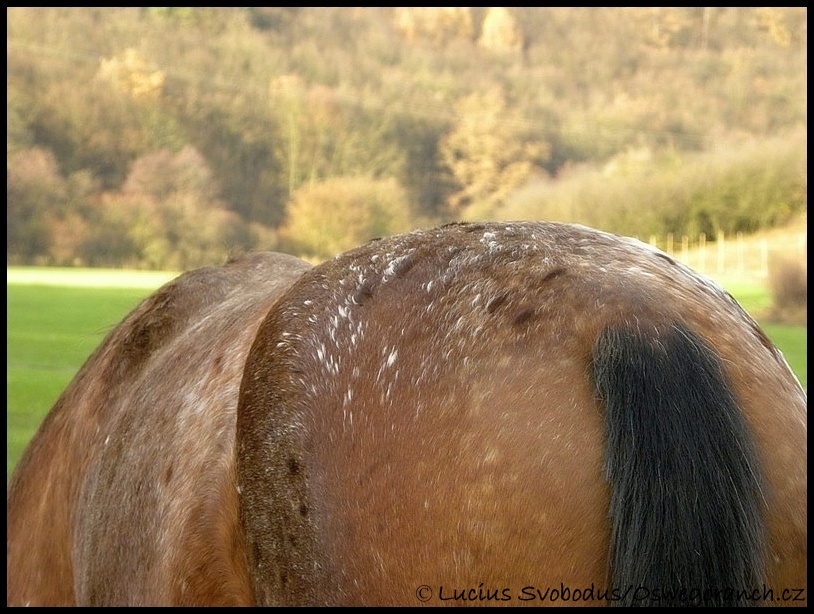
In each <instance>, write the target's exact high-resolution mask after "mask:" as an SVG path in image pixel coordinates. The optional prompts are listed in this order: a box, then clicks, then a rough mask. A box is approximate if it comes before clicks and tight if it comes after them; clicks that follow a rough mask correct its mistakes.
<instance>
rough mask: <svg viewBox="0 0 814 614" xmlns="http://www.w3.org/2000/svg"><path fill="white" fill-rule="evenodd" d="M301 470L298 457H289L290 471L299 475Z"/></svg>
mask: <svg viewBox="0 0 814 614" xmlns="http://www.w3.org/2000/svg"><path fill="white" fill-rule="evenodd" d="M299 472H300V464H299V462H297V459H296V458H294V457H291V458H289V459H288V473H290V474H291V475H298V474H299Z"/></svg>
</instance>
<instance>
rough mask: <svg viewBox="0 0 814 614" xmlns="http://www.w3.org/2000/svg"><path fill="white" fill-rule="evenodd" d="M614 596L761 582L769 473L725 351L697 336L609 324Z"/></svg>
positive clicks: (664, 600) (648, 599) (603, 379)
mask: <svg viewBox="0 0 814 614" xmlns="http://www.w3.org/2000/svg"><path fill="white" fill-rule="evenodd" d="M593 378H594V384H595V386H596V390H597V392H598V394H599V397H600V399H601V400H602V401H603V402H604V405H605V430H606V436H607V442H606V456H605V474H606V477H607V479H608V481H609V483H610V488H611V499H610V519H611V544H610V553H609V559H608V561H609V572H610V581H611V584H612V587H613V588H614V591H613V593H612V598H611V601H612V604H611V605H643V606H658V605H713V606H714V605H750V603H749V601H748V600H747V599H746V598H744V594H743V592H744V591H748V592H749V594H750V595H751V591H753V590H754V589H755V588H759V587H761V586H762V582H763V572H762V560H763V553H764V550H763V548H764V546H765V525H764V520H763V515H762V510H763V502H762V484H763V483H762V479H761V477H760V472H759V463H758V457H757V453H756V450H755V446H754V443H753V441H752V436H751V433H750V431H749V428H748V426H747V425H746V422H745V420H744V418H743V416H742V415H741V412H740V410H739V408H738V404H737V401H736V400H735V397H734V395H733V393H732V391H731V390H730V388H729V386H728V385H727V381H726V378H725V376H724V374H723V371H722V367H721V360H720V359H719V358H718V356H717V355H716V354H715V352H714V351H713V350H711V349H710V348H709V347H708V346H707V345H706V344H705V343H704V342H703V341H702V340H701V339H700V338H699V336H698V335H696V334H695V333H693V332H692V331H690V330H688V329H687V328H685V327H683V326H678V325H674V326H673V327H672V328H670V329H669V330H668V331H667V332H666V334H665V333H662V334H657V333H656V331H655V330H654V331H653V332H652V333H650V334H644V333H642V332H640V331H635V330H632V329H628V328H624V327H615V328H608V329H606V330H604V331H603V333H602V334H601V335H600V337H599V339H598V340H597V342H596V345H595V347H594V354H593Z"/></svg>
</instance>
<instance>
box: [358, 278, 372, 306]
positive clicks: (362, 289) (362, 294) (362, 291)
mask: <svg viewBox="0 0 814 614" xmlns="http://www.w3.org/2000/svg"><path fill="white" fill-rule="evenodd" d="M372 297H373V285H372V284H371V283H370V282H369V281H365V282H362V284H361V285H360V286H359V287H358V288H357V289H356V292H355V293H354V295H353V303H354V304H355V305H363V304H364V303H365V302H366V301H367V300H369V299H370V298H372Z"/></svg>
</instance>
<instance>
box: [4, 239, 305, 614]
mask: <svg viewBox="0 0 814 614" xmlns="http://www.w3.org/2000/svg"><path fill="white" fill-rule="evenodd" d="M308 266H309V265H307V264H306V263H304V262H302V261H300V260H298V259H296V258H293V257H291V256H285V255H281V254H269V253H266V254H263V253H261V254H254V255H252V256H249V257H246V258H243V259H240V260H238V261H236V262H232V263H230V264H227V265H226V266H223V267H219V268H206V269H201V270H198V271H194V272H192V273H187V274H185V275H183V276H181V277H179V278H178V279H176V280H174V281H172V282H170V283H169V284H167V285H165V286H164V287H162V288H161V289H160V290H158V291H157V292H156V293H155V294H153V295H152V296H151V297H150V298H148V299H146V300H145V301H144V302H143V303H142V304H141V305H139V306H138V307H137V308H136V309H135V310H134V311H133V312H132V313H131V314H130V315H129V316H128V317H127V318H126V319H125V320H124V321H123V322H122V323H121V324H120V325H119V326H118V327H117V328H116V329H115V330H113V331H112V332H111V333H110V335H109V336H108V337H107V339H106V340H105V341H104V342H103V344H102V345H101V346H100V347H99V349H98V350H97V351H96V352H95V353H94V354H93V355H92V356H91V357H90V358H89V359H88V361H87V362H86V364H85V365H84V366H83V368H82V369H81V371H80V372H79V373H78V374H77V376H76V378H75V379H74V380H73V382H72V383H71V384H70V386H69V387H68V388H67V389H66V391H65V392H64V393H63V394H62V396H61V397H60V399H59V400H58V401H57V403H56V405H55V406H54V408H53V409H52V410H51V412H50V414H49V415H48V417H47V418H46V420H45V422H44V423H43V424H42V426H41V427H40V429H39V431H38V432H37V434H36V435H35V437H34V439H33V440H32V442H31V444H30V445H29V447H28V448H27V449H26V452H25V453H24V455H23V457H22V459H21V460H20V463H19V465H18V466H17V468H16V469H15V472H14V474H13V476H12V478H11V481H10V483H9V486H8V493H7V504H6V506H7V512H8V519H7V531H8V535H7V548H6V550H7V565H8V568H7V575H6V579H7V593H6V595H7V602H8V604H9V605H71V604H79V605H88V604H97V605H102V604H122V605H136V604H155V605H161V604H167V605H169V604H204V603H208V604H241V603H242V604H248V603H251V602H252V598H251V593H250V590H249V587H248V577H247V573H246V568H245V557H244V554H243V550H242V539H241V534H240V531H239V529H238V526H237V497H236V491H235V486H234V470H233V455H234V453H233V449H234V429H235V411H236V400H237V391H238V385H239V382H240V375H241V372H242V369H243V362H244V360H245V356H246V353H247V352H248V349H249V346H250V344H251V342H252V340H253V338H254V333H255V331H256V329H257V326H258V325H259V324H260V322H261V320H262V318H263V316H264V315H265V313H266V312H267V311H268V309H269V308H270V307H271V305H272V304H273V303H274V301H275V300H276V299H277V298H278V297H279V295H280V294H281V293H282V291H283V290H284V289H285V288H286V287H287V286H288V285H289V284H290V283H291V282H292V281H293V280H294V279H295V278H296V277H297V276H298V275H299V274H301V273H302V272H303V271H304V270H306V269H307V268H308Z"/></svg>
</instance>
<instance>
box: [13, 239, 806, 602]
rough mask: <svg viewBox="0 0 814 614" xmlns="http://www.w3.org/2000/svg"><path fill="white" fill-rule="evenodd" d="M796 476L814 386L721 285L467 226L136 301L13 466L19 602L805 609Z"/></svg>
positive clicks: (199, 279) (675, 270)
mask: <svg viewBox="0 0 814 614" xmlns="http://www.w3.org/2000/svg"><path fill="white" fill-rule="evenodd" d="M261 263H264V264H261ZM250 346H251V349H250ZM238 386H240V391H239V393H238ZM806 475H807V474H806V397H805V393H804V392H803V391H802V389H801V388H800V386H799V384H798V383H797V381H796V380H795V378H794V376H793V375H792V374H791V372H790V370H789V369H788V366H787V365H786V364H785V361H784V360H783V359H782V356H780V354H779V353H778V351H777V350H776V349H775V348H774V346H773V345H772V344H771V343H770V342H769V341H768V339H767V338H766V337H765V335H764V334H763V333H762V332H761V331H760V329H759V328H758V327H757V325H756V324H755V323H754V322H753V321H752V320H751V319H750V318H749V317H748V316H747V315H746V314H745V313H744V312H743V311H742V310H741V309H740V307H739V306H737V304H736V303H735V302H734V301H733V300H732V299H731V297H729V296H728V295H727V294H726V293H725V292H723V291H722V290H720V289H719V288H718V287H717V286H715V285H713V284H711V283H710V282H708V281H706V280H704V279H703V278H701V277H699V276H697V275H695V274H693V273H692V272H691V271H689V270H688V269H686V267H683V266H682V265H679V264H677V263H675V262H674V261H672V260H671V259H670V258H669V257H667V256H666V255H664V254H662V253H660V252H657V251H654V250H651V249H648V248H647V247H646V246H642V245H641V244H638V243H637V242H633V241H630V240H627V239H621V238H619V237H615V236H612V235H607V234H604V233H598V232H596V231H592V230H589V229H585V228H582V227H577V226H568V225H560V224H546V223H514V224H498V223H494V224H482V225H479V224H464V225H451V226H447V227H442V228H439V229H431V230H425V231H417V232H414V233H409V234H406V235H401V236H396V237H390V238H387V239H382V240H379V241H374V242H371V243H369V244H367V245H365V246H362V247H360V248H358V249H356V250H353V251H351V252H348V253H346V254H343V255H341V256H338V257H337V258H335V259H333V260H331V261H329V262H326V263H323V264H322V265H320V266H317V267H314V268H312V269H310V270H307V265H305V264H304V263H301V262H300V261H297V260H296V259H291V258H286V257H284V256H280V255H271V256H269V255H261V256H255V257H251V258H248V259H246V260H243V261H240V262H238V263H234V264H231V265H227V266H226V267H223V268H222V269H209V270H204V271H199V272H195V273H192V274H188V275H187V276H184V277H181V278H180V279H179V280H177V281H176V282H173V283H172V284H170V285H169V286H167V287H165V288H163V289H162V290H160V291H159V292H158V293H157V294H156V295H154V296H153V297H151V298H150V299H148V300H147V301H145V303H143V304H142V305H141V306H140V307H139V308H138V309H137V310H136V311H134V312H133V314H131V315H130V316H129V317H128V318H127V319H126V320H125V321H124V322H123V323H122V324H121V325H120V326H119V327H118V328H117V329H116V330H115V331H113V333H112V334H111V335H110V336H109V337H108V339H107V340H106V341H105V343H104V344H103V345H102V346H101V347H100V349H99V350H98V351H97V352H96V353H95V354H94V356H93V357H92V358H91V359H90V360H89V361H88V363H87V364H86V365H85V367H83V369H82V371H81V372H80V374H79V375H78V376H77V378H76V379H75V381H74V382H73V383H72V384H71V386H70V387H69V388H68V390H66V392H65V394H64V395H63V396H62V397H61V399H60V400H59V401H58V402H57V405H56V406H55V408H54V409H53V410H52V412H51V414H50V415H49V417H48V418H47V419H46V422H45V423H44V424H43V426H42V427H41V429H40V431H39V433H38V434H37V436H36V437H35V439H34V441H33V442H32V444H31V446H30V448H29V449H28V451H27V452H26V454H25V456H24V458H23V459H22V460H21V462H20V466H19V467H18V469H17V470H16V471H15V475H14V476H13V477H12V481H11V483H10V485H9V490H8V497H7V501H8V503H7V507H8V538H7V563H8V570H9V571H8V575H7V579H8V589H7V600H8V602H9V604H21V603H30V604H32V605H35V604H63V603H78V604H99V605H102V604H249V603H259V604H306V603H313V604H370V605H374V604H375V605H389V604H420V603H428V604H464V603H474V604H478V605H481V604H495V603H498V604H499V603H506V604H509V605H516V604H522V603H528V604H531V605H540V604H542V605H548V604H552V605H571V604H582V603H593V602H606V601H608V600H609V601H611V602H623V603H640V604H643V605H652V604H656V605H657V604H659V603H664V602H671V603H683V602H686V601H690V602H698V601H694V599H695V597H697V595H696V596H695V597H694V596H693V595H689V596H686V595H685V596H684V597H682V596H676V597H675V598H674V599H672V600H671V599H668V598H661V599H660V598H657V596H656V594H655V592H654V591H655V590H657V589H663V588H676V587H675V586H673V587H665V586H656V585H655V584H648V583H659V582H663V581H664V579H665V578H667V579H668V580H671V579H672V580H671V581H673V582H674V583H675V584H677V585H678V586H677V587H678V588H683V589H685V590H690V591H691V590H701V589H703V590H705V591H710V590H718V591H720V590H725V589H727V588H734V589H748V590H751V589H759V588H760V589H764V588H767V589H770V590H771V591H773V593H772V594H771V595H768V597H769V600H770V601H771V602H774V603H778V604H789V605H794V602H793V599H794V598H803V599H804V596H805V592H804V591H805V589H806V586H807V585H806V553H807V551H806V503H805V497H806ZM722 484H723V485H724V487H721V485H722ZM631 553H637V555H631ZM696 568H697V569H698V572H697V573H696V571H695V570H696ZM649 569H655V570H656V571H657V572H658V573H656V574H655V575H653V576H649V575H647V574H646V570H649ZM642 570H645V571H642ZM728 581H731V582H732V583H736V584H743V583H746V584H748V586H733V587H727V586H719V585H718V583H726V582H728ZM756 582H758V583H759V584H758V585H757V586H753V584H754V583H756ZM627 583H633V584H637V586H635V587H634V589H636V590H638V593H636V594H634V595H629V594H628V593H627V592H625V591H627V590H628V587H627V586H626V584H627ZM638 583H643V585H642V586H638ZM696 583H697V584H698V586H696ZM784 589H785V590H791V591H794V589H802V592H793V593H789V594H788V595H789V596H788V598H786V597H785V595H786V594H785V593H781V591H783V590H784ZM546 591H548V592H546ZM613 591H618V594H617V593H614V592H613ZM750 595H752V594H751V593H750ZM766 597H767V595H766V594H765V591H764V592H762V593H761V596H760V597H759V598H758V600H759V601H760V600H762V599H765V598H766ZM608 598H609V599H608ZM750 600H751V598H750ZM707 601H709V602H712V603H731V602H742V600H737V599H727V598H725V597H724V598H716V597H715V596H713V597H709V596H707V597H705V598H704V599H703V602H707ZM803 602H804V601H803Z"/></svg>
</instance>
